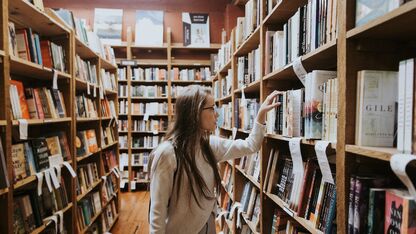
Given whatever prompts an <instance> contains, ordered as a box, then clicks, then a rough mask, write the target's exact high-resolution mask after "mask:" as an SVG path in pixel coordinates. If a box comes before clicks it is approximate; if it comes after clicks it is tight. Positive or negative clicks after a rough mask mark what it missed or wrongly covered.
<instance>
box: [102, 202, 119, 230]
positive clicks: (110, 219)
mask: <svg viewBox="0 0 416 234" xmlns="http://www.w3.org/2000/svg"><path fill="white" fill-rule="evenodd" d="M117 216H118V210H117V205H116V201H115V200H112V201H111V203H110V205H108V206H107V207H106V208H104V211H103V215H102V216H101V224H102V229H103V230H107V231H109V229H110V227H111V226H112V225H113V224H114V222H115V220H116V217H117Z"/></svg>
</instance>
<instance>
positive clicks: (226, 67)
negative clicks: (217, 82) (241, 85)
mask: <svg viewBox="0 0 416 234" xmlns="http://www.w3.org/2000/svg"><path fill="white" fill-rule="evenodd" d="M228 69H231V59H230V60H228V62H227V63H226V64H225V65H224V66H223V67H222V68H220V70H219V71H218V73H220V74H225V73H228Z"/></svg>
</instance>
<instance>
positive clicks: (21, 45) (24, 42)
mask: <svg viewBox="0 0 416 234" xmlns="http://www.w3.org/2000/svg"><path fill="white" fill-rule="evenodd" d="M28 43H29V42H28V38H27V32H26V30H25V29H19V30H16V45H17V46H16V48H17V54H18V56H19V58H21V59H24V60H27V61H30V60H31V59H30V52H29V44H28Z"/></svg>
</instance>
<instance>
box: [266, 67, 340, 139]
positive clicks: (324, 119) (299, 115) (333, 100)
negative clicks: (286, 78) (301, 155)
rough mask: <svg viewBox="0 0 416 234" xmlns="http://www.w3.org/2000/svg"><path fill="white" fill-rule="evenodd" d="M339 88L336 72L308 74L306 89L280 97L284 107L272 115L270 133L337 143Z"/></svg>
mask: <svg viewBox="0 0 416 234" xmlns="http://www.w3.org/2000/svg"><path fill="white" fill-rule="evenodd" d="M337 87H338V80H337V79H336V72H333V71H318V70H315V71H313V72H311V73H308V74H307V76H306V78H305V88H304V89H297V90H289V91H285V92H283V93H282V94H281V95H279V96H278V99H277V101H278V102H280V103H281V105H280V106H279V107H277V108H276V109H275V110H272V111H270V112H269V113H268V116H267V119H268V120H267V132H268V133H275V134H280V135H283V136H286V137H300V136H303V137H305V138H306V139H324V140H328V141H331V142H336V129H337V109H338V108H337V95H338V94H337Z"/></svg>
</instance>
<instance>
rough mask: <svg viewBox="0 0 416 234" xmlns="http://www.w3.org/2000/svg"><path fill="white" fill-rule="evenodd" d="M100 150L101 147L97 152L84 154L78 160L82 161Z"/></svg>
mask: <svg viewBox="0 0 416 234" xmlns="http://www.w3.org/2000/svg"><path fill="white" fill-rule="evenodd" d="M100 151H101V149H100V148H98V150H97V152H95V153H89V154H87V155H84V156H82V157H77V162H80V161H82V160H84V159H87V158H90V157H92V156H94V155H95V154H97V153H99V152H100Z"/></svg>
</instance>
